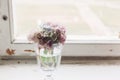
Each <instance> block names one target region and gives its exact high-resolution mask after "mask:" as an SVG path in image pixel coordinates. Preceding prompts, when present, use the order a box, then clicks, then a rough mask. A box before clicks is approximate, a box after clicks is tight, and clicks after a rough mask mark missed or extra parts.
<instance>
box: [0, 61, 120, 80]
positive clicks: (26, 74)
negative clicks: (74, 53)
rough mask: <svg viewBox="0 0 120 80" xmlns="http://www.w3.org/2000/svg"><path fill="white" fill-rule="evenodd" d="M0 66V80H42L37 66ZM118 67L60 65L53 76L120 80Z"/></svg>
mask: <svg viewBox="0 0 120 80" xmlns="http://www.w3.org/2000/svg"><path fill="white" fill-rule="evenodd" d="M8 62H9V61H7V62H6V64H4V65H0V75H2V76H0V80H43V74H42V73H41V72H40V71H39V68H38V66H37V64H35V63H30V64H15V63H14V62H10V63H8ZM119 74H120V65H80V64H76V65H75V64H73V65H72V64H69V65H68V64H62V65H61V66H60V67H59V68H58V70H57V71H56V72H55V74H54V78H55V79H54V80H120V76H119Z"/></svg>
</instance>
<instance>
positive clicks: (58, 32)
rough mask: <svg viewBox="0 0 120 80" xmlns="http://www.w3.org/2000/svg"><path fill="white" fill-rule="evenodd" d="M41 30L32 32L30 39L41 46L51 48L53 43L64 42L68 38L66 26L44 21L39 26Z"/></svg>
mask: <svg viewBox="0 0 120 80" xmlns="http://www.w3.org/2000/svg"><path fill="white" fill-rule="evenodd" d="M39 27H40V30H39V29H38V30H35V31H33V32H31V33H30V34H29V36H28V40H29V41H33V42H34V43H38V45H39V46H40V47H45V48H51V47H52V46H53V44H64V42H65V40H66V34H65V33H66V30H65V27H63V26H61V25H57V24H53V23H44V24H42V25H40V26H39Z"/></svg>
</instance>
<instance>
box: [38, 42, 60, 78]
mask: <svg viewBox="0 0 120 80" xmlns="http://www.w3.org/2000/svg"><path fill="white" fill-rule="evenodd" d="M61 51H62V44H53V46H52V47H51V48H49V49H48V48H40V49H39V48H37V51H36V53H37V61H38V65H39V66H40V69H41V70H42V71H44V72H45V73H46V77H45V80H53V79H52V77H51V75H52V73H51V72H53V71H54V70H55V69H56V68H57V67H58V66H59V65H60V62H61Z"/></svg>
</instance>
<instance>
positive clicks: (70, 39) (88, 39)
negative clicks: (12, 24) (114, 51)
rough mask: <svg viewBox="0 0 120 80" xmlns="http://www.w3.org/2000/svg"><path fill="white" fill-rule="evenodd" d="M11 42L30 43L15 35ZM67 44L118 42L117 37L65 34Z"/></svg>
mask: <svg viewBox="0 0 120 80" xmlns="http://www.w3.org/2000/svg"><path fill="white" fill-rule="evenodd" d="M12 43H32V42H29V41H28V40H27V38H26V37H25V36H21V37H15V39H13V41H12ZM66 43H67V44H70V43H81V44H120V38H118V37H115V36H114V37H97V36H71V35H69V36H67V40H66Z"/></svg>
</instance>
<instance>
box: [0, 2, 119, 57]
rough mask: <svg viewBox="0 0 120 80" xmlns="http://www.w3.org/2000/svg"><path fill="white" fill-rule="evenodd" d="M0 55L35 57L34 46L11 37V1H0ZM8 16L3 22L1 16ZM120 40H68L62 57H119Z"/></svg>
mask: <svg viewBox="0 0 120 80" xmlns="http://www.w3.org/2000/svg"><path fill="white" fill-rule="evenodd" d="M0 2H1V6H0V8H1V9H0V10H1V13H0V16H1V18H0V26H2V27H0V36H1V38H0V54H1V56H9V55H12V56H35V54H34V53H35V52H34V49H35V45H34V44H32V43H30V42H26V41H24V40H15V39H14V36H13V34H14V33H13V27H14V25H13V13H12V5H11V2H12V0H0ZM3 15H6V16H8V20H6V21H4V20H3V19H2V16H3ZM119 48H120V40H79V39H76V40H75V39H74V40H72V39H70V40H69V39H68V40H67V41H66V43H65V45H64V48H63V52H62V55H63V56H120V49H119Z"/></svg>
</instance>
